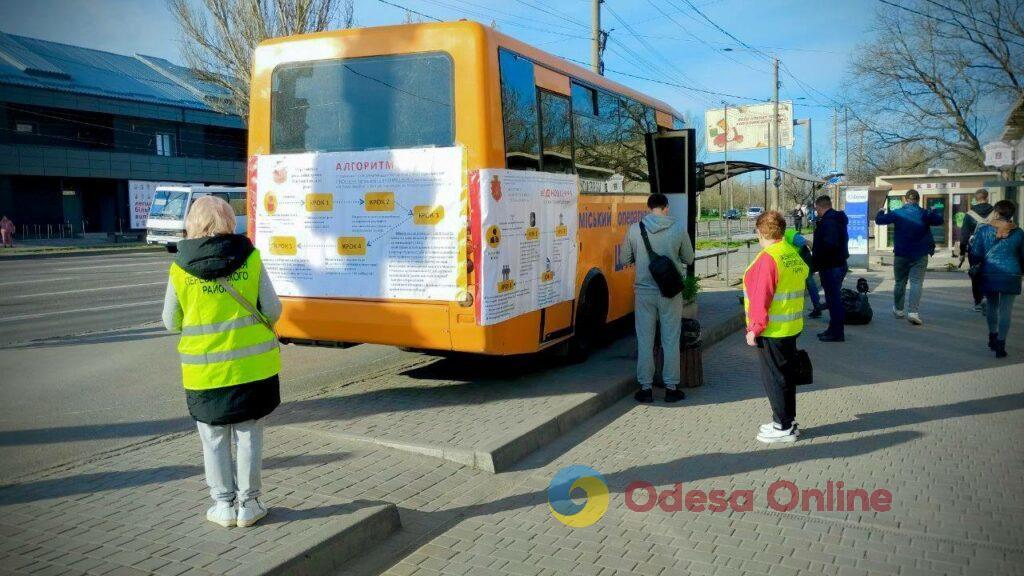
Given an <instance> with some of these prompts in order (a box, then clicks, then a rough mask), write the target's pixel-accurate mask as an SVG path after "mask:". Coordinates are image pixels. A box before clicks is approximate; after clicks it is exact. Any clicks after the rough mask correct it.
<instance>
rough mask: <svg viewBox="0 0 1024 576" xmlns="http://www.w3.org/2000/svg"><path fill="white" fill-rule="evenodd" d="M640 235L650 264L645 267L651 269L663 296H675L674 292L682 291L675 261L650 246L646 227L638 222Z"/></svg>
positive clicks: (680, 278)
mask: <svg viewBox="0 0 1024 576" xmlns="http://www.w3.org/2000/svg"><path fill="white" fill-rule="evenodd" d="M640 236H641V237H642V238H643V239H644V247H645V248H647V259H648V260H650V264H648V265H647V269H648V270H650V271H651V277H653V278H654V283H655V284H657V285H658V290H660V291H661V295H662V296H664V297H665V298H675V296H676V294H679V293H680V292H682V291H683V277H682V276H681V275H680V274H679V269H678V268H676V264H675V262H673V261H672V259H671V258H669V257H668V256H661V255H659V254H657V253H656V252H655V251H654V250H653V249H652V248H651V240H650V238H648V237H647V228H645V227H644V223H643V222H640Z"/></svg>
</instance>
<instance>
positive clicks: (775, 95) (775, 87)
mask: <svg viewBox="0 0 1024 576" xmlns="http://www.w3.org/2000/svg"><path fill="white" fill-rule="evenodd" d="M773 64H774V66H773V71H774V74H773V77H774V82H773V83H772V130H771V132H772V133H771V137H772V138H771V147H772V168H774V169H775V179H774V180H773V181H772V184H773V185H774V186H775V199H774V201H775V209H776V210H780V209H781V208H782V196H781V191H780V190H779V170H778V168H779V59H778V58H775V59H774V60H773Z"/></svg>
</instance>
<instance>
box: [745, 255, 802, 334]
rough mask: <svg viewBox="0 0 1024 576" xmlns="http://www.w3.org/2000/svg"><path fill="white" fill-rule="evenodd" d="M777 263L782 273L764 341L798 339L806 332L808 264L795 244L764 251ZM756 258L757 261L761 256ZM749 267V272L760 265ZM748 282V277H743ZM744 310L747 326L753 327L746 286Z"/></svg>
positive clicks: (769, 313) (776, 288) (776, 287)
mask: <svg viewBox="0 0 1024 576" xmlns="http://www.w3.org/2000/svg"><path fill="white" fill-rule="evenodd" d="M761 254H767V255H768V256H769V257H771V259H772V260H774V261H775V266H776V268H777V269H778V271H779V282H778V284H777V285H776V286H775V295H774V296H773V297H772V303H771V306H770V307H769V308H768V325H767V326H766V327H765V329H764V332H762V333H761V336H763V337H765V338H784V337H786V336H796V335H797V334H799V333H800V332H802V331H803V329H804V290H805V289H806V282H807V274H808V272H809V270H808V268H807V264H805V263H804V260H803V258H801V257H800V253H799V252H797V250H796V248H794V247H793V245H792V244H790V243H788V242H786V241H782V242H776V243H775V244H772V245H771V246H769V247H767V248H765V249H764V250H762V251H761ZM761 254H758V255H757V258H760V257H761ZM757 258H754V262H752V263H751V264H750V266H747V270H750V268H751V267H752V266H753V265H754V263H755V262H757ZM743 278H744V282H746V274H744V275H743ZM743 309H744V311H745V312H747V324H750V316H749V310H750V300H749V299H748V298H747V287H746V285H745V284H744V286H743Z"/></svg>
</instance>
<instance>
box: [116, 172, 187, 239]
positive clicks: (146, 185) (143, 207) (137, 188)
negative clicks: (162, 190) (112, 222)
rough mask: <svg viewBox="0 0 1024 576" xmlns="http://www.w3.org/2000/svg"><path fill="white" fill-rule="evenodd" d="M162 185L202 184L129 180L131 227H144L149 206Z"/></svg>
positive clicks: (147, 217)
mask: <svg viewBox="0 0 1024 576" xmlns="http://www.w3.org/2000/svg"><path fill="white" fill-rule="evenodd" d="M160 186H202V184H189V183H185V182H153V181H150V180H129V181H128V213H129V215H130V220H131V226H130V227H131V228H133V229H142V228H145V227H146V221H147V220H149V207H150V205H151V204H153V195H155V194H156V189H157V188H159V187H160Z"/></svg>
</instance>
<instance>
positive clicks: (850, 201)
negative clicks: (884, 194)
mask: <svg viewBox="0 0 1024 576" xmlns="http://www.w3.org/2000/svg"><path fill="white" fill-rule="evenodd" d="M844 206H845V212H846V217H847V218H848V219H849V223H848V224H847V228H846V229H847V232H848V233H849V237H850V238H849V241H848V244H847V247H848V248H849V250H850V266H852V267H855V268H867V264H868V188H867V186H851V187H848V188H847V189H846V198H845V204H844Z"/></svg>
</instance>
